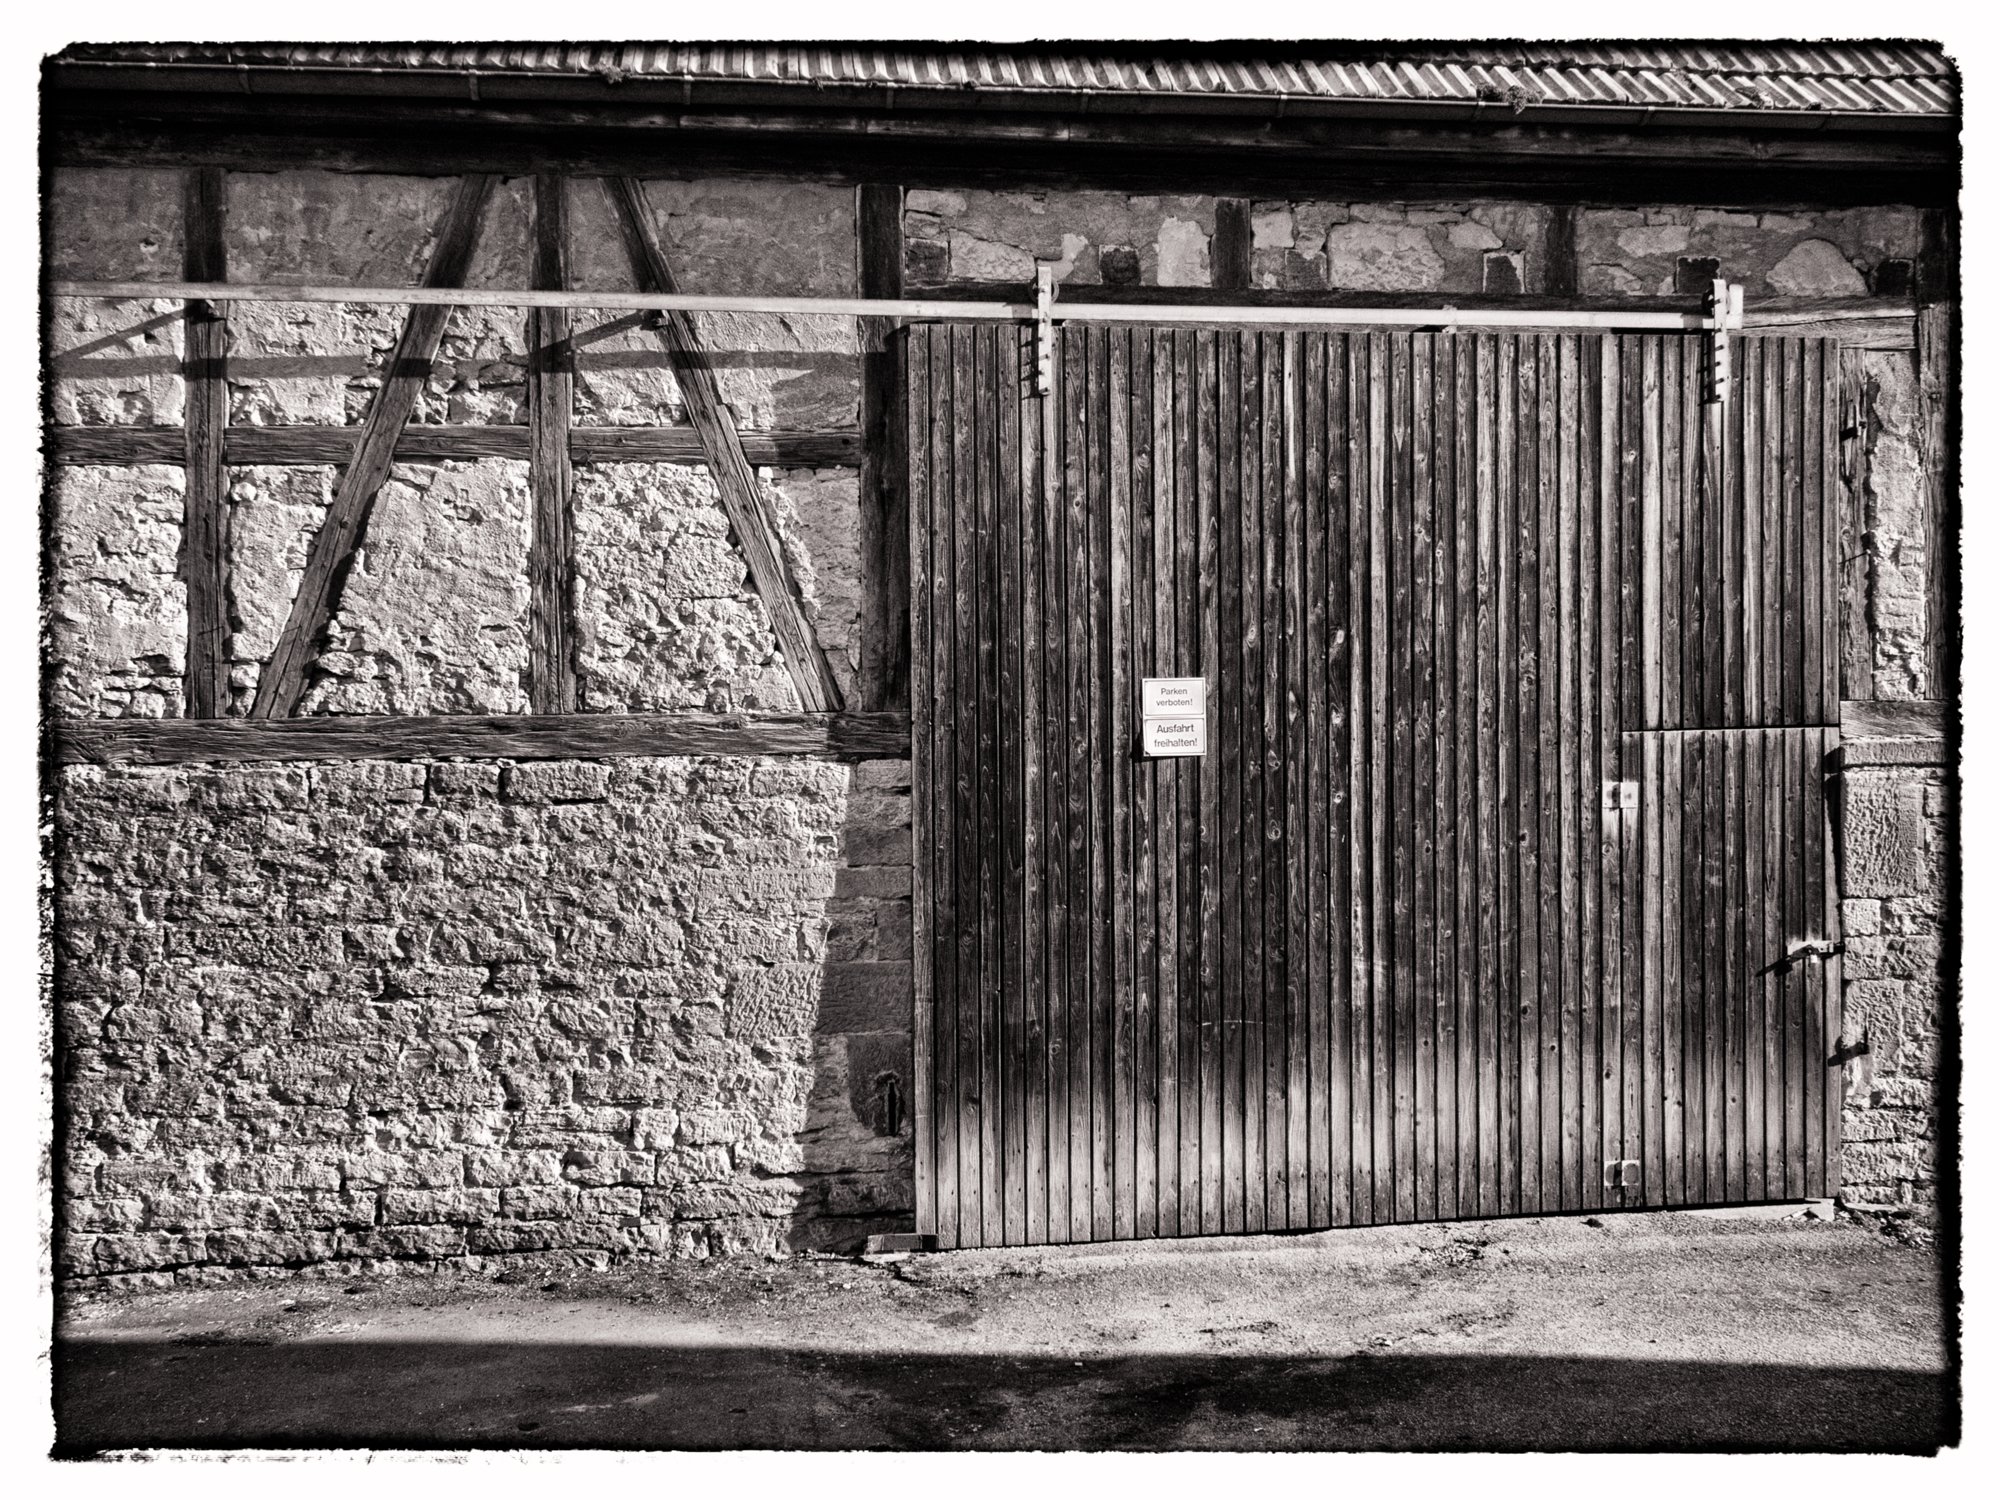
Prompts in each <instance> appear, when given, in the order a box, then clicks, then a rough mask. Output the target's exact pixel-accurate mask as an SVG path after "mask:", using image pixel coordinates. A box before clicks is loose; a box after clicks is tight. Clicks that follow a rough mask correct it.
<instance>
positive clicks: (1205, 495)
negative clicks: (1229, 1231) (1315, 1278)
mask: <svg viewBox="0 0 2000 1500" xmlns="http://www.w3.org/2000/svg"><path fill="white" fill-rule="evenodd" d="M1190 338H1191V339H1192V340H1193V342H1194V348H1193V350H1192V355H1191V357H1192V360H1193V365H1194V368H1193V376H1194V383H1195V399H1194V403H1193V404H1194V411H1193V427H1194V457H1195V463H1194V465H1193V468H1194V480H1195V489H1196V494H1195V525H1196V541H1197V548H1196V569H1195V577H1196V579H1197V581H1198V596H1197V604H1198V620H1199V624H1200V646H1201V654H1200V661H1201V664H1202V671H1203V673H1204V675H1206V676H1207V677H1208V679H1209V682H1208V688H1209V695H1210V704H1211V706H1210V709H1209V714H1210V718H1209V724H1210V727H1211V729H1212V730H1213V740H1212V742H1211V744H1210V746H1209V753H1208V754H1207V755H1205V756H1203V757H1201V764H1200V766H1199V768H1198V769H1199V774H1200V782H1201V805H1200V825H1201V871H1202V879H1201V910H1200V917H1201V970H1200V996H1201V1024H1200V1106H1201V1112H1200V1126H1201V1128H1200V1143H1201V1149H1200V1174H1199V1177H1198V1179H1197V1181H1198V1183H1199V1188H1200V1191H1199V1194H1198V1198H1199V1209H1200V1214H1199V1223H1200V1226H1201V1232H1202V1233H1204V1234H1214V1233H1220V1232H1221V1230H1222V1227H1223V1222H1224V1214H1223V1197H1224V1193H1223V1182H1224V1179H1225V1177H1226V1175H1227V1173H1226V1168H1225V1161H1224V1155H1223V1149H1222V1142H1223V1128H1222V1122H1223V1115H1224V1108H1223V1103H1224V1101H1223V1074H1224V1066H1225V1057H1224V1042H1223V1037H1224V1032H1225V1029H1226V1021H1227V1011H1226V1007H1225V1005H1224V997H1223V990H1224V986H1225V982H1226V981H1225V979H1224V974H1225V972H1226V971H1228V970H1230V969H1233V968H1234V967H1235V965H1234V962H1233V960H1231V961H1228V962H1225V959H1224V955H1225V952H1226V949H1225V934H1224V925H1223V924H1224V918H1225V913H1226V911H1227V910H1228V909H1229V908H1230V907H1232V906H1233V904H1234V902H1235V897H1236V893H1235V890H1234V888H1233V887H1231V888H1229V889H1228V890H1227V891H1226V892H1225V889H1224V886H1223V876H1224V872H1225V870H1227V869H1229V868H1230V864H1229V859H1230V856H1228V855H1227V854H1226V853H1225V850H1226V849H1227V847H1228V844H1229V833H1228V829H1227V828H1226V827H1225V823H1224V817H1223V811H1222V807H1223V799H1222V762H1223V759H1224V757H1225V756H1226V755H1227V753H1228V749H1229V744H1230V739H1231V735H1232V734H1233V732H1234V731H1233V728H1232V723H1233V721H1232V720H1230V719H1229V718H1228V717H1226V714H1227V710H1226V709H1225V706H1224V705H1225V703H1226V702H1227V701H1228V699H1227V692H1228V690H1229V683H1228V673H1227V671H1226V660H1225V657H1224V653H1223V644H1222V643H1223V642H1224V640H1226V639H1227V638H1228V633H1227V632H1225V630H1224V628H1223V624H1222V621H1223V618H1224V617H1223V609H1224V606H1225V603H1226V600H1225V598H1224V596H1223V593H1222V580H1223V576H1224V572H1225V561H1224V553H1223V533H1224V531H1225V529H1226V528H1225V527H1224V526H1223V523H1222V516H1223V513H1224V506H1225V503H1226V497H1225V496H1224V495H1223V493H1222V491H1221V485H1222V482H1223V478H1222V476H1223V473H1224V471H1225V468H1226V466H1225V465H1224V464H1223V462H1222V453H1221V445H1222V436H1221V431H1220V425H1221V424H1220V405H1221V401H1220V382H1221V372H1220V368H1219V365H1220V358H1221V355H1220V345H1221V340H1220V338H1219V337H1218V336H1217V335H1216V334H1215V333H1214V332H1213V331H1208V330H1204V331H1202V332H1200V333H1197V334H1192V335H1190ZM1232 521H1233V518H1232Z"/></svg>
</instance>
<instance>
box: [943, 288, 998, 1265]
mask: <svg viewBox="0 0 2000 1500" xmlns="http://www.w3.org/2000/svg"><path fill="white" fill-rule="evenodd" d="M982 332H983V330H981V329H979V328H977V327H969V328H964V329H962V330H956V331H955V332H954V334H953V339H952V342H953V349H952V364H953V378H952V384H953V387H954V389H955V390H956V391H957V393H958V395H959V400H958V402H957V411H956V413H955V416H956V420H957V428H958V430H957V432H956V433H954V435H953V436H954V441H955V444H956V453H955V454H954V462H953V477H954V479H955V480H956V482H957V491H958V507H959V520H958V525H959V559H958V561H959V594H958V598H957V600H956V605H957V611H958V657H959V673H958V683H959V697H958V701H957V703H956V705H955V707H956V710H957V715H958V723H959V745H958V776H959V785H958V811H959V817H960V819H961V822H960V825H959V826H960V827H961V828H962V829H965V830H970V833H969V835H963V834H962V835H961V836H960V838H959V840H958V855H959V860H958V891H957V899H958V908H959V950H958V962H959V985H958V1067H959V1079H960V1090H959V1100H960V1121H961V1131H960V1137H959V1158H958V1161H959V1177H958V1194H959V1222H960V1224H961V1226H962V1227H961V1233H962V1235H963V1236H964V1238H965V1241H966V1243H968V1244H973V1245H984V1244H988V1243H991V1241H989V1240H988V1238H987V1232H986V1213H987V1201H986V1192H987V1182H986V1174H987V1168H988V1167H989V1166H990V1165H991V1161H990V1156H989V1153H988V1150H987V1122H988V1119H989V1112H990V1109H991V1107H992V1106H993V1105H994V1104H995V1103H996V1102H997V1101H995V1099H994V1094H993V1088H992V1085H991V1081H990V1079H989V1077H988V1071H989V1067H990V1060H991V1054H990V1053H989V1051H988V1049H987V1045H986V1043H987V1037H986V1032H985V1027H984V1025H983V1022H984V1019H985V1012H986V998H987V975H986V969H985V965H984V958H985V956H986V954H988V953H990V952H991V951H992V950H991V946H990V941H991V937H992V933H991V929H990V925H989V920H988V915H987V908H986V896H987V892H988V890H989V889H990V886H989V880H990V876H991V873H992V869H991V860H992V841H991V837H990V834H989V830H990V829H991V828H992V827H993V824H992V820H991V819H990V817H988V816H987V806H986V795H985V794H986V777H985V763H986V758H987V754H988V751H989V744H988V740H987V736H989V735H990V734H991V732H992V731H991V719H990V714H991V701H992V699H991V693H990V689H989V688H988V687H987V683H988V681H989V680H990V679H989V676H988V674H989V672H990V671H991V669H992V664H993V637H992V633H991V629H990V626H989V623H988V621H987V618H986V616H987V611H988V610H989V609H990V608H991V603H990V598H989V593H990V583H989V580H990V579H991V577H992V573H991V558H992V554H991V544H990V540H989V537H990V533H989V530H988V527H989V525H990V513H989V511H988V508H987V505H988V502H989V500H990V495H989V493H988V490H987V485H988V473H987V466H986V464H985V462H984V459H985V452H984V447H983V444H982V438H983V436H984V433H983V430H982V429H983V428H984V425H985V423H986V422H987V421H988V420H990V416H991V411H992V404H991V403H992V389H991V387H990V386H989V385H987V384H985V383H984V381H983V379H982V376H983V374H984V372H983V371H982V369H981V366H980V358H979V355H980V347H979V344H980V334H981V333H982Z"/></svg>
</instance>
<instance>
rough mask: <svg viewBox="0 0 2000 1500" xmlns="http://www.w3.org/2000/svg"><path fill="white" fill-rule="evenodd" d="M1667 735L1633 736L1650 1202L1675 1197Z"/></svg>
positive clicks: (1643, 1123)
mask: <svg viewBox="0 0 2000 1500" xmlns="http://www.w3.org/2000/svg"><path fill="white" fill-rule="evenodd" d="M1667 739H1668V736H1665V735H1657V734H1642V735H1634V736H1631V737H1630V740H1636V741H1637V742H1638V744H1639V750H1640V762H1639V763H1640V782H1639V820H1640V834H1639V858H1638V860H1637V861H1636V863H1637V864H1638V865H1639V880H1638V888H1639V913H1638V917H1639V965H1640V973H1639V991H1638V994H1639V1007H1640V1017H1639V1029H1640V1048H1641V1051H1642V1053H1643V1060H1642V1062H1641V1070H1642V1072H1643V1074H1644V1079H1643V1087H1644V1095H1643V1098H1644V1104H1643V1106H1642V1107H1643V1109H1644V1112H1645V1113H1644V1118H1643V1120H1642V1121H1641V1123H1640V1129H1641V1131H1642V1133H1643V1135H1644V1137H1645V1156H1644V1157H1643V1159H1642V1160H1643V1163H1644V1164H1643V1166H1642V1167H1641V1168H1640V1173H1641V1176H1642V1177H1643V1179H1644V1181H1645V1200H1646V1202H1647V1203H1648V1204H1650V1205H1658V1204H1663V1203H1668V1202H1671V1201H1673V1199H1672V1197H1671V1196H1670V1192H1671V1190H1670V1181H1671V1178H1672V1175H1673V1166H1674V1157H1673V1153H1672V1151H1670V1150H1669V1149H1668V1147H1667V1130H1668V1127H1669V1124H1670V1123H1671V1120H1672V1117H1673V1113H1674V1110H1673V1103H1672V1095H1671V1093H1670V1092H1669V1088H1670V1086H1669V1084H1668V1082H1667V1074H1668V1070H1669V1069H1670V1068H1671V1066H1672V1059H1671V1056H1670V1054H1671V1052H1672V1050H1673V1041H1672V1037H1671V1034H1670V1033H1669V1032H1668V1030H1667V1027H1666V1005H1667V995H1668V993H1669V992H1668V988H1667V982H1666V977H1665V975H1666V947H1667V946H1668V945H1669V944H1671V943H1672V941H1673V939H1672V937H1671V936H1670V935H1668V934H1667V933H1666V932H1664V931H1663V929H1664V927H1665V903H1666V890H1665V884H1664V879H1665V871H1664V868H1663V854H1664V851H1665V848H1666V842H1667V840H1666V819H1667V814H1668V811H1669V808H1670V807H1671V803H1670V800H1669V796H1670V794H1669V791H1668V787H1667V780H1666V775H1665V765H1664V761H1663V754H1664V753H1665V751H1666V742H1667ZM1628 742H1629V741H1628Z"/></svg>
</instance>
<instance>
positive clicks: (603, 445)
mask: <svg viewBox="0 0 2000 1500" xmlns="http://www.w3.org/2000/svg"><path fill="white" fill-rule="evenodd" d="M354 434H355V429H354V428H352V427H305V426H300V427H231V428H228V429H227V430H226V431H225V433H224V435H223V457H224V462H226V463H232V464H341V463H345V462H346V461H347V460H348V459H349V458H350V457H352V456H353V452H354ZM742 437H743V453H744V456H745V457H747V458H748V459H749V460H750V462H752V463H753V464H764V465H769V466H770V467H773V468H780V469H817V468H842V467H848V468H851V467H853V466H855V465H857V464H859V463H860V462H861V432H860V429H858V428H854V427H841V428H830V429H828V430H826V431H823V432H808V431H800V430H792V429H780V430H775V431H771V432H746V433H744V434H743V435H742ZM185 442H186V440H185V438H184V437H183V435H182V433H181V429H180V428H178V427H51V428H49V429H48V453H49V457H50V459H51V460H53V461H54V462H56V463H59V464H178V463H181V462H183V461H184V459H185V457H186V452H185ZM569 453H570V460H571V462H573V463H580V464H582V463H668V464H699V463H703V462H705V461H706V460H705V456H704V454H703V453H702V447H701V440H700V439H699V438H698V437H696V436H695V431H694V429H693V428H692V427H579V428H574V429H572V430H571V432H570V436H569ZM527 456H528V429H527V428H525V427H498V426H494V427H468V426H455V427H442V426H440V427H420V426H411V427H405V428H404V429H403V432H402V435H401V436H400V437H399V438H397V440H396V458H397V460H398V461H399V462H424V461H440V460H444V459H474V458H519V459H525V458H527Z"/></svg>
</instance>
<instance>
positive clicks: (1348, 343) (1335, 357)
mask: <svg viewBox="0 0 2000 1500" xmlns="http://www.w3.org/2000/svg"><path fill="white" fill-rule="evenodd" d="M1353 344H1354V339H1353V336H1352V335H1350V334H1345V333H1341V334H1330V335H1328V338H1327V350H1326V380H1327V391H1326V437H1325V442H1326V586H1327V590H1328V594H1327V630H1328V632H1329V642H1328V650H1327V658H1326V661H1327V690H1326V720H1327V740H1326V745H1327V759H1326V780H1327V789H1326V794H1327V803H1328V813H1327V821H1328V828H1327V846H1326V876H1327V880H1326V899H1327V908H1326V917H1325V921H1326V928H1327V945H1328V946H1327V963H1326V967H1327V980H1328V985H1327V1006H1328V1010H1329V1013H1330V1014H1329V1018H1328V1019H1329V1022H1330V1024H1329V1027H1328V1037H1327V1116H1328V1128H1329V1130H1330V1132H1331V1139H1330V1146H1331V1149H1330V1152H1329V1161H1328V1179H1329V1181H1328V1190H1329V1203H1328V1210H1327V1212H1328V1216H1329V1219H1330V1220H1331V1222H1333V1223H1335V1224H1350V1223H1353V1222H1354V1219H1355V1208H1354V1204H1355V1191H1354V1162H1355V1133H1354V1108H1355V1098H1356V1095H1355V1091H1354V1082H1353V1080H1354V1053H1355V1036H1356V1033H1355V1031H1354V1025H1353V1021H1354V997H1355V993H1356V985H1355V974H1354V951H1355V950H1354V935H1355V916H1354V912H1355V909H1356V898H1355V889H1354V876H1353V868H1352V858H1353V846H1354V795H1353V788H1354V781H1353V770H1354V753H1355V743H1356V741H1355V738H1354V715H1353V709H1352V705H1353V697H1354V662H1355V659H1356V658H1355V652H1356V649H1357V647H1356V628H1357V626H1358V624H1359V613H1358V611H1357V609H1356V607H1355V597H1356V596H1355V594H1354V591H1353V574H1352V566H1353V560H1352V550H1351V536H1352V515H1353V512H1354V510H1355V508H1356V504H1357V502H1356V499H1355V496H1356V489H1355V486H1354V480H1353V450H1352V445H1351V443H1350V440H1349V435H1350V432H1351V430H1352V426H1351V424H1352V421H1353V418H1352V415H1351V408H1352V403H1353V400H1354V396H1353V391H1352V388H1351V385H1350V372H1351V371H1352V368H1353V363H1352V362H1353V353H1352V349H1353Z"/></svg>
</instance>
